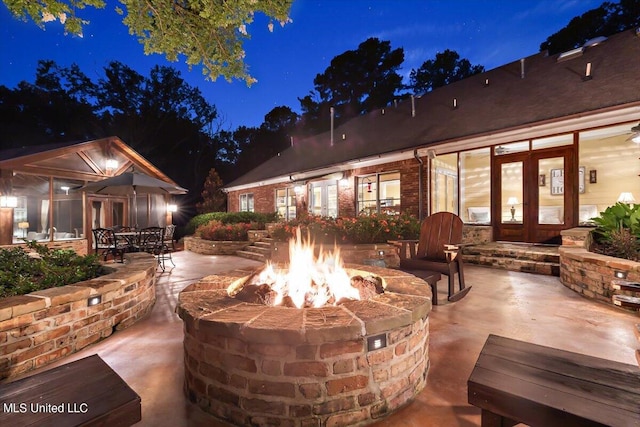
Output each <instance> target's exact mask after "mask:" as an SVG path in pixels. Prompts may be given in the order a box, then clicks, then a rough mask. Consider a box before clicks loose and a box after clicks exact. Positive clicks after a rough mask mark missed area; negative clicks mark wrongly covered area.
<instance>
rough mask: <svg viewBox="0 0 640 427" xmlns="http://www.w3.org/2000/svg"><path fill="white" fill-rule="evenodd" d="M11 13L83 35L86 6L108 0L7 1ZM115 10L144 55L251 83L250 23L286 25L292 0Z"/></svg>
mask: <svg viewBox="0 0 640 427" xmlns="http://www.w3.org/2000/svg"><path fill="white" fill-rule="evenodd" d="M3 2H4V4H5V5H6V6H7V8H8V9H9V10H10V11H11V13H12V14H13V15H14V16H15V17H17V18H19V19H22V20H25V21H27V20H29V19H30V20H32V21H33V22H34V23H35V24H36V25H38V26H39V27H42V28H44V26H45V24H46V23H47V22H51V21H60V22H61V23H62V24H63V25H64V28H65V31H66V32H67V33H70V34H75V35H82V32H83V28H84V26H85V25H89V21H88V20H87V19H85V18H83V17H82V15H83V11H84V9H86V8H87V7H94V8H97V9H104V8H105V6H106V2H105V1H104V0H32V1H24V0H3ZM119 2H120V3H121V5H122V7H116V11H117V12H118V13H120V14H121V15H123V16H124V19H123V23H124V24H125V25H126V26H127V27H129V33H130V34H132V35H135V36H137V37H138V40H139V41H140V43H142V45H143V46H144V52H145V54H147V55H149V54H153V53H160V54H165V56H166V58H167V59H168V60H169V61H177V60H178V57H179V56H181V55H184V56H185V58H186V63H187V64H189V66H193V65H198V64H200V65H202V72H203V74H204V75H205V76H207V78H209V79H212V80H216V79H217V78H218V77H219V76H223V77H224V78H225V79H227V80H231V79H233V78H238V79H242V80H244V81H245V82H246V83H247V84H248V85H251V84H252V83H254V82H255V79H254V78H253V77H251V76H250V74H249V72H248V67H247V65H246V64H245V62H244V58H245V51H244V48H243V42H244V41H245V40H246V39H248V38H249V37H250V36H249V32H248V30H247V27H248V26H249V25H250V24H251V23H252V22H253V20H254V15H255V14H256V13H263V14H264V15H266V16H267V17H269V18H270V22H269V24H268V28H269V31H273V26H274V24H273V22H274V20H275V21H277V22H279V23H280V24H281V25H285V24H286V23H288V22H290V21H291V20H290V19H289V10H290V8H291V4H292V2H293V0H260V1H254V0H225V1H217V0H198V1H196V0H187V1H166V0H119Z"/></svg>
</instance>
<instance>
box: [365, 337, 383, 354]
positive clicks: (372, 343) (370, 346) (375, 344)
mask: <svg viewBox="0 0 640 427" xmlns="http://www.w3.org/2000/svg"><path fill="white" fill-rule="evenodd" d="M386 346H387V335H386V334H379V335H373V336H371V337H368V338H367V351H374V350H380V349H381V348H385V347H386Z"/></svg>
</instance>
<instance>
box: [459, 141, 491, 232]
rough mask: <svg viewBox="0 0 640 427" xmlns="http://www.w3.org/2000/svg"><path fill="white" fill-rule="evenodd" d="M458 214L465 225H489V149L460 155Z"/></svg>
mask: <svg viewBox="0 0 640 427" xmlns="http://www.w3.org/2000/svg"><path fill="white" fill-rule="evenodd" d="M460 214H461V215H460V217H461V218H462V220H463V221H464V222H467V223H474V224H490V223H491V155H490V150H489V148H481V149H479V150H472V151H464V152H462V153H460Z"/></svg>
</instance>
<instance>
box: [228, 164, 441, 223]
mask: <svg viewBox="0 0 640 427" xmlns="http://www.w3.org/2000/svg"><path fill="white" fill-rule="evenodd" d="M422 160H423V162H424V163H425V164H426V162H428V159H426V158H423V159H422ZM419 167H420V164H419V163H418V162H417V160H415V159H408V160H403V161H397V162H391V163H385V164H381V165H375V166H368V167H364V168H357V169H352V170H350V171H346V172H345V180H346V182H347V183H346V184H345V183H344V182H340V183H339V184H338V214H339V215H340V216H344V217H353V216H355V215H356V194H357V193H356V177H358V176H363V175H370V174H374V173H385V172H396V171H398V172H400V209H401V210H402V212H406V213H409V214H412V215H417V214H418V201H419V194H418V187H419V185H418V173H419V169H418V168H419ZM423 167H424V166H423ZM311 182H313V181H312V180H310V181H309V182H308V184H309V183H311ZM308 184H307V186H306V188H305V190H304V192H303V193H302V194H299V195H298V196H297V197H296V200H297V206H296V207H297V212H298V213H300V212H305V211H307V210H308V200H307V198H308V191H309V185H308ZM290 186H291V185H290V184H284V183H283V184H271V185H265V186H260V187H253V188H249V189H245V190H240V191H230V192H229V193H228V195H227V205H228V207H229V211H230V212H238V211H239V210H240V195H241V194H247V193H252V194H253V200H254V209H255V211H256V212H262V213H269V212H274V211H275V206H276V205H275V192H276V189H280V188H286V187H290ZM423 192H424V194H423V202H424V203H425V206H426V200H427V198H426V194H427V174H426V168H425V170H424V171H423ZM425 212H426V209H425Z"/></svg>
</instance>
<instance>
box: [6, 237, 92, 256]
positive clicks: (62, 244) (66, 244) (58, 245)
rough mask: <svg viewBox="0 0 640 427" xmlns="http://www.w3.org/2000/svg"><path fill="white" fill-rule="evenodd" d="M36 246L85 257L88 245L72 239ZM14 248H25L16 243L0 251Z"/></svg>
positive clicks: (85, 241) (22, 244)
mask: <svg viewBox="0 0 640 427" xmlns="http://www.w3.org/2000/svg"><path fill="white" fill-rule="evenodd" d="M38 244H42V245H45V246H47V247H49V248H51V249H70V250H72V251H74V252H75V253H77V254H78V255H87V253H88V243H87V239H73V240H54V241H53V242H38ZM16 246H21V247H23V248H25V249H26V248H27V244H26V243H18V244H14V245H0V248H1V249H11V248H15V247H16Z"/></svg>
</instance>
